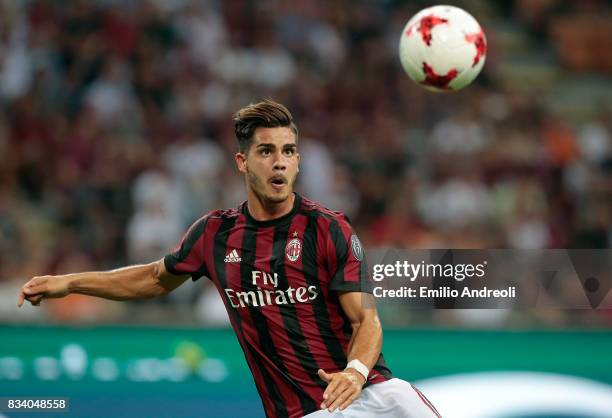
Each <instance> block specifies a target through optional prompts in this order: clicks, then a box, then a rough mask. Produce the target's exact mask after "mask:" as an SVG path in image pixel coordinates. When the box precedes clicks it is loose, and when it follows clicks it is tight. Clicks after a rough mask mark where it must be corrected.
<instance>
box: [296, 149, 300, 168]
mask: <svg viewBox="0 0 612 418" xmlns="http://www.w3.org/2000/svg"><path fill="white" fill-rule="evenodd" d="M297 162H298V166H297V172H298V173H299V172H300V153H299V152H298V153H297Z"/></svg>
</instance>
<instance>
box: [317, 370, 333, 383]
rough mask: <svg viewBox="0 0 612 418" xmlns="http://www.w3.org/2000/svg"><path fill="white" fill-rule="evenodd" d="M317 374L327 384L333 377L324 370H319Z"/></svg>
mask: <svg viewBox="0 0 612 418" xmlns="http://www.w3.org/2000/svg"><path fill="white" fill-rule="evenodd" d="M317 374H318V375H319V377H320V378H321V379H322V380H324V381H325V383H329V381H330V380H331V379H332V375H331V374H327V373H325V370H323V369H319V370H317Z"/></svg>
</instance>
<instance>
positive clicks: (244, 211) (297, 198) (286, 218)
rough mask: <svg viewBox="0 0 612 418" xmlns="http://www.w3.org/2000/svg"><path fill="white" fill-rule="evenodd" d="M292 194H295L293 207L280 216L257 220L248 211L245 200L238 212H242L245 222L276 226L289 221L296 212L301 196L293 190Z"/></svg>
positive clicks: (300, 202)
mask: <svg viewBox="0 0 612 418" xmlns="http://www.w3.org/2000/svg"><path fill="white" fill-rule="evenodd" d="M293 194H294V195H295V199H294V200H293V208H292V209H291V211H290V212H289V213H287V214H285V215H283V216H281V217H280V218H275V219H270V220H268V221H258V220H257V219H255V218H253V217H252V216H251V213H250V212H249V206H248V202H247V201H245V202H244V203H243V204H242V205H241V206H242V207H241V208H240V212H242V214H243V215H244V216H245V217H246V219H247V224H251V225H255V226H258V227H264V226H277V225H281V224H284V223H285V222H287V221H290V220H291V219H292V218H293V216H294V215H295V214H296V213H297V212H298V210H299V209H300V206H301V205H302V196H300V195H299V194H298V193H296V192H293Z"/></svg>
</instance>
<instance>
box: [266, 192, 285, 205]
mask: <svg viewBox="0 0 612 418" xmlns="http://www.w3.org/2000/svg"><path fill="white" fill-rule="evenodd" d="M287 199H289V193H283V194H280V195H278V194H277V195H268V196H266V200H268V201H270V202H272V203H283V202H284V201H285V200H287Z"/></svg>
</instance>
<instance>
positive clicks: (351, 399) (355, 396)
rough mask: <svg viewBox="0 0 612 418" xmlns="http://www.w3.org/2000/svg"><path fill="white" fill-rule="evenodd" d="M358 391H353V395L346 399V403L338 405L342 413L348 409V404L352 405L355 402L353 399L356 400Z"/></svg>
mask: <svg viewBox="0 0 612 418" xmlns="http://www.w3.org/2000/svg"><path fill="white" fill-rule="evenodd" d="M359 394H360V391H355V393H353V394H352V395H351V396H349V397H348V399H347V400H346V401H344V402H343V403H342V405H340V410H341V411H344V410H345V409H346V408H348V406H349V405H350V404H352V403H353V401H355V399H357V398H358V397H359Z"/></svg>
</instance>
